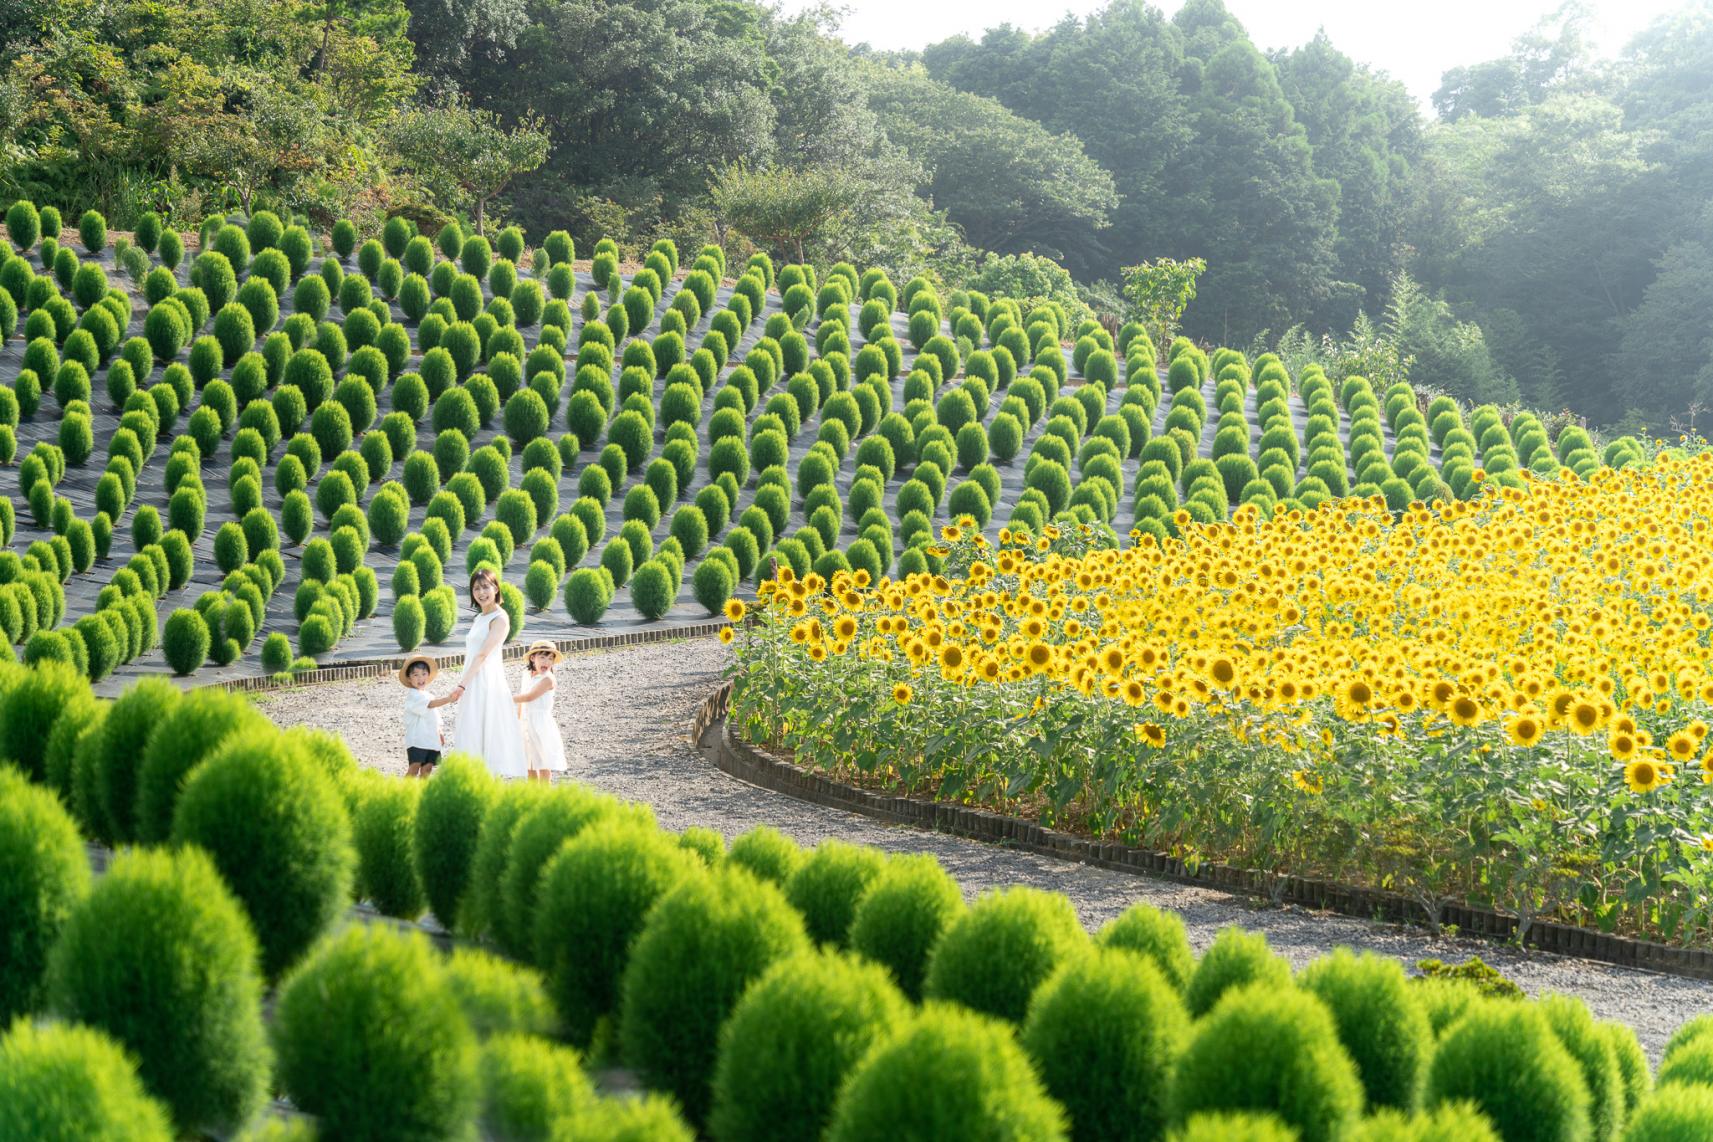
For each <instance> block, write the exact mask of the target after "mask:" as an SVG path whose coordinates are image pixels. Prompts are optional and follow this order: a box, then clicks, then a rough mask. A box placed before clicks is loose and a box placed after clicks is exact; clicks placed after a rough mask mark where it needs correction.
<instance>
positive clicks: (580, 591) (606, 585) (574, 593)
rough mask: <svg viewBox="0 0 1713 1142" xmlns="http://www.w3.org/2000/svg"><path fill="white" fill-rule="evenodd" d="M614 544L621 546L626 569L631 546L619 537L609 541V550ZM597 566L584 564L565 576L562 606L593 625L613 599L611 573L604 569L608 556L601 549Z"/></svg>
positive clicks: (575, 617)
mask: <svg viewBox="0 0 1713 1142" xmlns="http://www.w3.org/2000/svg"><path fill="white" fill-rule="evenodd" d="M613 544H617V545H618V548H619V549H620V550H622V552H623V557H624V561H625V567H626V569H627V571H628V569H629V559H630V548H629V547H628V546H626V545H625V543H624V542H623V541H622V540H613V541H612V543H610V544H608V549H609V550H610V549H611V548H612V546H613ZM601 562H602V564H603V566H601V567H599V568H591V567H583V568H579V569H578V570H576V571H573V572H571V575H570V577H569V578H567V579H566V580H565V609H566V611H567V612H569V613H570V615H571V617H572V618H573V619H574V620H576V621H577V622H579V623H582V624H583V625H585V626H592V625H594V624H595V623H598V622H600V621H601V616H602V615H604V614H606V612H607V607H608V605H609V604H610V603H611V602H612V595H613V576H612V575H611V574H610V573H609V572H608V571H607V569H606V567H605V564H606V562H607V557H606V554H605V552H603V553H602V557H601Z"/></svg>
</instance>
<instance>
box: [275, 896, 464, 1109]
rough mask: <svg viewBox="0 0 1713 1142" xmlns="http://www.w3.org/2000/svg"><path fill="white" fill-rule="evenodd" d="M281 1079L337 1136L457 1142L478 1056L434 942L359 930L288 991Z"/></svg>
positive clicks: (282, 1008)
mask: <svg viewBox="0 0 1713 1142" xmlns="http://www.w3.org/2000/svg"><path fill="white" fill-rule="evenodd" d="M274 1025H275V1042H276V1043H277V1047H278V1051H279V1068H278V1071H279V1079H280V1083H281V1085H282V1086H283V1087H284V1088H285V1090H286V1092H287V1093H288V1094H290V1095H291V1098H292V1102H293V1103H294V1104H295V1105H296V1106H297V1107H299V1108H300V1109H302V1110H303V1111H305V1112H306V1113H309V1114H313V1115H315V1116H316V1118H317V1119H318V1120H319V1125H320V1128H321V1130H322V1132H323V1133H325V1134H327V1135H329V1136H331V1137H337V1138H453V1137H461V1136H463V1135H465V1134H466V1133H468V1132H469V1130H470V1126H471V1123H472V1120H473V1119H474V1118H475V1115H476V1111H477V1106H478V1097H479V1090H478V1078H479V1076H478V1069H477V1068H478V1058H479V1055H478V1048H477V1043H476V1037H475V1035H474V1034H473V1033H472V1031H471V1029H470V1024H469V1021H468V1020H467V1019H466V1018H465V1016H464V1013H463V1011H462V1010H461V1009H460V1008H459V1006H458V999H457V996H456V994H455V992H454V990H453V988H452V985H451V983H450V981H449V980H448V979H447V973H446V969H445V968H444V966H443V965H442V964H441V962H440V960H439V953H437V952H436V951H435V950H434V948H433V946H432V945H431V944H429V942H428V940H427V938H426V937H424V936H422V935H420V934H417V933H410V934H409V935H401V934H399V933H397V932H394V931H391V930H389V929H385V928H380V927H371V926H366V925H361V924H358V925H353V926H352V927H349V928H347V929H345V930H344V931H343V932H341V933H340V934H339V935H337V936H335V937H334V938H333V939H331V940H328V941H327V942H326V943H324V944H322V945H321V946H320V947H319V948H318V949H316V951H315V954H314V955H312V956H311V957H310V958H309V959H308V960H306V961H305V962H304V964H303V965H302V967H300V968H299V969H298V970H297V971H295V972H293V973H292V975H291V976H290V977H289V978H288V979H287V980H286V981H285V982H284V983H283V984H282V985H281V986H280V991H279V1003H278V1007H277V1009H276V1013H275V1022H274Z"/></svg>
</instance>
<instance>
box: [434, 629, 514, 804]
mask: <svg viewBox="0 0 1713 1142" xmlns="http://www.w3.org/2000/svg"><path fill="white" fill-rule="evenodd" d="M496 619H497V620H498V621H500V622H502V623H503V622H509V621H510V620H508V619H507V618H506V612H505V611H504V610H502V609H500V608H498V607H496V608H494V610H493V611H492V612H491V613H489V614H478V615H477V616H476V618H475V621H473V622H472V623H471V624H470V633H469V634H468V635H466V636H465V637H464V661H465V662H469V661H470V660H471V659H472V658H474V657H476V655H477V654H478V653H479V652H480V651H481V649H482V645H483V644H484V643H486V642H487V641H488V631H489V628H490V627H491V626H492V625H493V623H494V621H495V620H496ZM462 681H463V683H464V697H463V698H461V699H459V701H458V720H457V724H456V726H455V727H454V728H453V732H452V749H453V751H454V752H456V753H468V754H473V755H474V756H476V757H479V758H481V759H482V760H483V761H485V762H487V764H488V768H489V769H490V770H491V771H493V773H494V775H495V776H496V777H527V776H528V772H527V769H526V767H525V765H524V758H523V732H522V730H521V729H520V728H519V726H518V719H517V713H516V707H515V705H514V704H513V702H512V690H511V687H510V686H509V685H507V684H506V674H505V669H504V668H503V666H502V665H501V663H500V655H499V652H498V651H497V650H496V651H495V652H494V653H493V654H490V655H488V657H487V659H486V660H485V661H484V662H483V663H482V665H481V667H480V668H478V669H477V670H476V672H475V673H474V674H466V675H465V676H464V678H463V679H462Z"/></svg>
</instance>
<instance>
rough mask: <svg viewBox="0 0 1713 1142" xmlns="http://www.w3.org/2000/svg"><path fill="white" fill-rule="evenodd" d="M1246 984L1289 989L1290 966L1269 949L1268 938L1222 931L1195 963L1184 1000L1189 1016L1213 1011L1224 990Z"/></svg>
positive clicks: (1258, 934)
mask: <svg viewBox="0 0 1713 1142" xmlns="http://www.w3.org/2000/svg"><path fill="white" fill-rule="evenodd" d="M1249 983H1265V984H1267V985H1268V986H1269V987H1272V988H1274V989H1279V988H1285V987H1289V986H1290V984H1291V965H1290V964H1288V963H1286V962H1285V961H1284V960H1282V959H1280V958H1279V957H1278V956H1276V955H1274V954H1273V953H1272V951H1271V950H1269V949H1268V947H1267V937H1265V936H1263V935H1262V934H1261V933H1259V932H1245V931H1244V930H1243V929H1241V928H1225V929H1222V930H1221V931H1220V933H1219V935H1217V936H1215V937H1214V940H1213V946H1212V947H1210V948H1208V950H1207V951H1206V952H1205V953H1203V955H1202V958H1201V961H1200V962H1199V963H1197V964H1196V970H1195V974H1194V975H1193V976H1191V977H1190V983H1189V987H1188V988H1186V989H1185V992H1184V1000H1185V1002H1187V1003H1188V1004H1189V1008H1190V1014H1191V1015H1194V1016H1196V1017H1197V1018H1200V1017H1201V1016H1203V1015H1206V1014H1207V1013H1208V1012H1210V1011H1212V1010H1213V1007H1214V1004H1216V1003H1218V1002H1219V998H1220V996H1222V995H1224V994H1225V992H1226V991H1227V990H1229V989H1231V988H1233V987H1240V986H1242V985H1244V984H1249Z"/></svg>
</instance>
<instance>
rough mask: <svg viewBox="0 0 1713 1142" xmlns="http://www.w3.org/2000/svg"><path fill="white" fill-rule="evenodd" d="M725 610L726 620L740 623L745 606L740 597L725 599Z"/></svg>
mask: <svg viewBox="0 0 1713 1142" xmlns="http://www.w3.org/2000/svg"><path fill="white" fill-rule="evenodd" d="M725 610H726V619H727V621H729V622H734V623H741V622H743V617H744V613H745V611H746V610H747V608H746V607H745V606H744V605H743V600H742V599H727V600H726V608H725Z"/></svg>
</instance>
